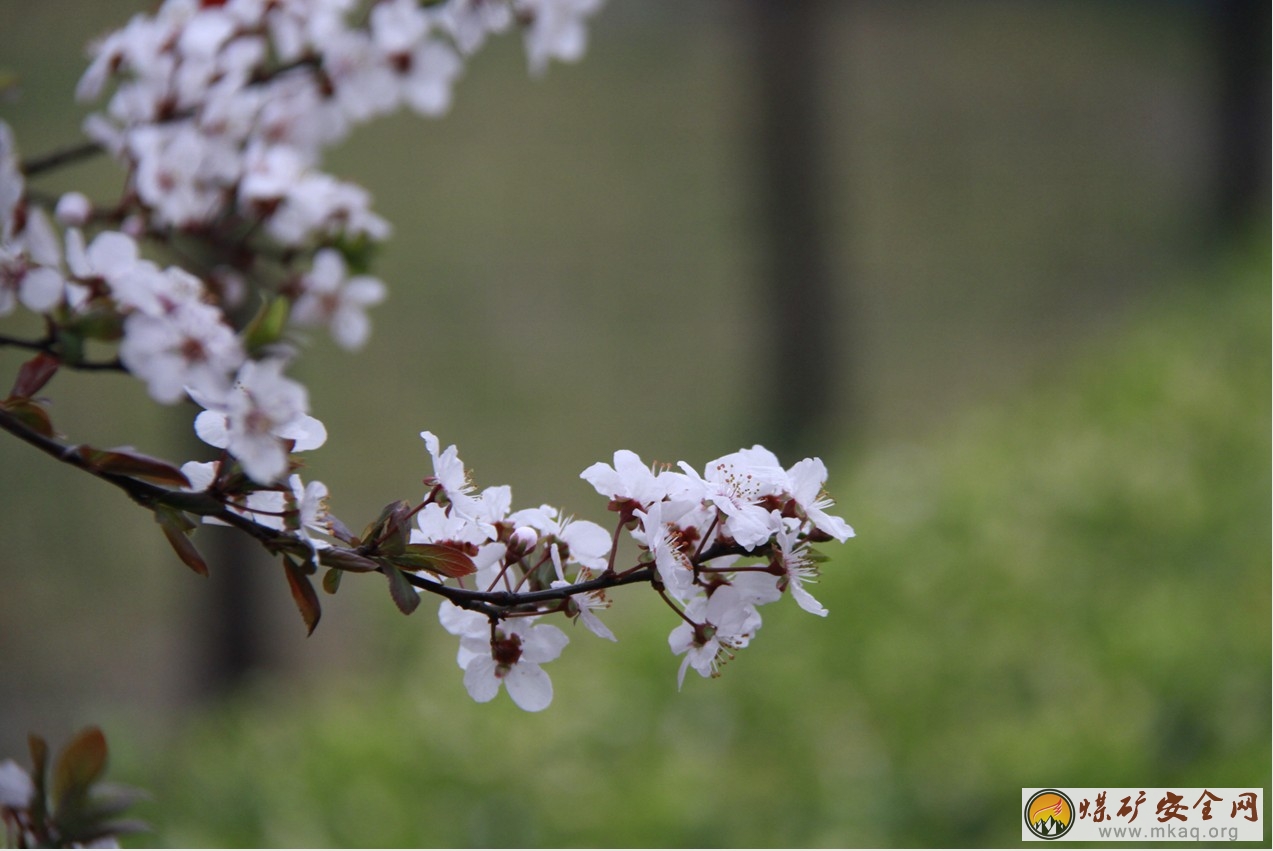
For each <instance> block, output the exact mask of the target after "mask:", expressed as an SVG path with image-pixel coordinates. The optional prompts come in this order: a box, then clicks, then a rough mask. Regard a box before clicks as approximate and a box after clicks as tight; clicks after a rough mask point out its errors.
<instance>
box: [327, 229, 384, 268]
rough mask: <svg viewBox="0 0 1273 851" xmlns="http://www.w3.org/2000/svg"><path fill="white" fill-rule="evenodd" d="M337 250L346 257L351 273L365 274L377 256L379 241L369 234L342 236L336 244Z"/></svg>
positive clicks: (346, 263)
mask: <svg viewBox="0 0 1273 851" xmlns="http://www.w3.org/2000/svg"><path fill="white" fill-rule="evenodd" d="M335 248H336V250H337V251H339V252H340V253H341V255H342V256H343V257H344V258H345V265H346V266H347V267H348V269H349V274H351V275H365V274H366V273H367V272H369V271H370V270H371V261H372V260H373V259H374V258H375V255H376V250H377V249H378V248H379V243H376V242H374V241H373V240H372V239H371V238H370V237H369V236H367V234H365V233H360V234H358V235H356V236H342V237H341V238H340V239H339V240H338V241H337V242H336V245H335Z"/></svg>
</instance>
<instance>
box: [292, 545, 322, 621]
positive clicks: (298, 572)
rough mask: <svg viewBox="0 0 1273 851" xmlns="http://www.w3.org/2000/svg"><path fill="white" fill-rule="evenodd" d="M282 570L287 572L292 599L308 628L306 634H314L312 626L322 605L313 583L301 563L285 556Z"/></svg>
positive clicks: (320, 615) (319, 613) (318, 615)
mask: <svg viewBox="0 0 1273 851" xmlns="http://www.w3.org/2000/svg"><path fill="white" fill-rule="evenodd" d="M283 571H284V573H286V574H287V586H288V588H290V589H291V591H292V599H293V600H294V601H295V602H296V608H297V609H299V610H300V613H301V618H303V619H304V621H305V626H306V627H308V628H309V632H308V633H307V634H308V635H313V634H314V627H316V626H318V619H319V618H320V617H322V614H323V611H322V607H321V606H320V605H319V604H318V594H317V593H316V592H315V591H314V585H313V583H312V582H310V581H309V576H308V575H306V570H305V567H304V566H303V565H300V564H297V563H296V562H294V561H292V560H291V559H290V558H288V557H287V556H284V557H283Z"/></svg>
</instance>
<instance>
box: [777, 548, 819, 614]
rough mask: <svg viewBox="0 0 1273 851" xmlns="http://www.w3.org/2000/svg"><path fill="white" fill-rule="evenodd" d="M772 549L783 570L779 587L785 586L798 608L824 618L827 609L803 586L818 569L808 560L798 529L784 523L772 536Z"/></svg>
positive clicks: (806, 549) (806, 550)
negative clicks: (773, 536)
mask: <svg viewBox="0 0 1273 851" xmlns="http://www.w3.org/2000/svg"><path fill="white" fill-rule="evenodd" d="M774 550H775V555H776V560H777V563H778V564H779V565H780V566H781V567H782V570H783V576H782V577H781V578H780V579H779V580H778V585H779V587H784V586H785V587H786V589H787V590H788V591H790V592H791V596H792V597H793V598H795V601H796V603H797V604H798V605H799V606H800V608H802V609H804V610H805V611H806V612H809V613H810V614H815V615H818V616H819V617H824V618H825V617H826V616H827V610H826V609H825V608H824V607H823V605H822V604H821V603H819V602H818V601H817V600H816V599H814V597H813V595H812V594H810V593H809V592H808V591H807V590H805V587H804V583H805V582H810V581H812V580H813V578H814V577H815V576H817V575H818V571H817V568H816V567H815V566H814V564H813V562H812V561H810V560H809V556H808V544H807V543H805V542H803V541H801V540H800V535H799V530H798V529H796V528H792V526H791V525H784V527H783V528H782V529H779V530H778V534H777V535H776V536H775V538H774Z"/></svg>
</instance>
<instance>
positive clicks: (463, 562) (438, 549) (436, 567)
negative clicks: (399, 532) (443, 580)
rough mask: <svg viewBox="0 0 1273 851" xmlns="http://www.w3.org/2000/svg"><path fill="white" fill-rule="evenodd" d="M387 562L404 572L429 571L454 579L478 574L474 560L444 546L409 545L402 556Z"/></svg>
mask: <svg viewBox="0 0 1273 851" xmlns="http://www.w3.org/2000/svg"><path fill="white" fill-rule="evenodd" d="M386 561H390V562H392V563H393V564H395V565H397V566H398V567H400V568H402V569H403V570H427V571H429V572H430V573H440V574H442V575H443V576H450V577H451V578H453V579H458V578H459V577H461V576H468V575H469V574H470V573H476V572H477V566H476V565H474V564H473V559H471V558H469V557H468V556H467V555H466V554H465V553H463V552H460V551H459V550H457V549H455V548H454V547H448V546H445V545H443V544H407V545H406V546H405V547H404V548H403V552H402V553H401V554H400V555H395V556H389V557H388V558H387V559H386Z"/></svg>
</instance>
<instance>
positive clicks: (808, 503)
mask: <svg viewBox="0 0 1273 851" xmlns="http://www.w3.org/2000/svg"><path fill="white" fill-rule="evenodd" d="M788 476H789V478H790V480H791V497H792V499H794V500H795V501H796V504H797V505H798V506H800V510H801V511H803V512H804V516H805V517H807V518H808V520H809V522H810V523H812V524H813V525H814V526H815V527H816V528H817V529H819V530H821V531H823V532H826V533H827V534H828V535H830V536H831V537H832V538H835V539H836V540H837V541H839V542H841V543H843V542H844V541H847V540H848V539H849V538H852V537H853V534H854V533H853V527H852V526H850V525H849V524H848V523H845V522H844V520H843V519H842V518H839V517H833V516H831V515H829V514H827V513H826V511H825V510H824V509H827V508H830V507H831V506H832V505H833V504H834V503H833V502H832V501H831V499H830V497H827V496H825V495H824V494H823V491H822V486H823V485H824V484H825V483H826V480H827V466H826V464H823V463H822V459H820V458H806V459H804V460H803V461H800V462H797V463H796V465H795V466H793V467H792V468H791V469H790V470H789V471H788Z"/></svg>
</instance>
